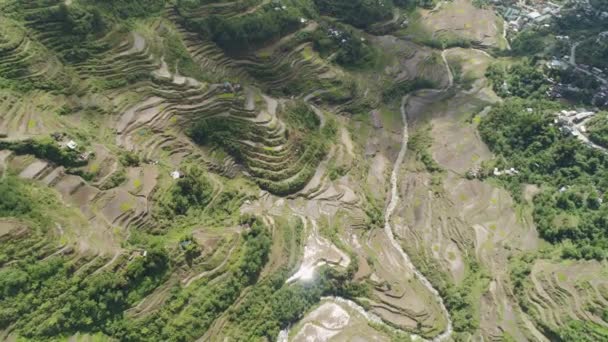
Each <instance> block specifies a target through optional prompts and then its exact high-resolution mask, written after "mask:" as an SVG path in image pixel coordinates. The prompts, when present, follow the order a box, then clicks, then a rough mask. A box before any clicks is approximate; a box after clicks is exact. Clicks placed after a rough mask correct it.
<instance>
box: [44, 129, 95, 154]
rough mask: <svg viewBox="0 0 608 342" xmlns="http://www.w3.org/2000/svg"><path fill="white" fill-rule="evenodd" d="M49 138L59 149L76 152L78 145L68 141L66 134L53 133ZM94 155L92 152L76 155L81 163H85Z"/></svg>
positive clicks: (70, 140)
mask: <svg viewBox="0 0 608 342" xmlns="http://www.w3.org/2000/svg"><path fill="white" fill-rule="evenodd" d="M51 137H52V138H53V139H54V140H55V141H56V142H57V143H58V144H59V146H60V147H61V148H65V149H68V150H71V151H78V150H79V145H78V143H77V142H76V141H74V140H72V139H70V138H69V137H68V135H67V134H65V133H59V132H55V133H53V134H51ZM93 155H94V153H93V151H85V152H82V153H81V154H80V155H78V159H79V160H81V161H87V160H89V158H91V157H92V156H93Z"/></svg>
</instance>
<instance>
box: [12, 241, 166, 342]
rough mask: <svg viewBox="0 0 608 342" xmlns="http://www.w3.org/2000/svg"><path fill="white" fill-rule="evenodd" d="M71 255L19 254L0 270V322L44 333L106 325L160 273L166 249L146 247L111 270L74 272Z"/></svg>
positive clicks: (35, 335)
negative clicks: (34, 256) (143, 253)
mask: <svg viewBox="0 0 608 342" xmlns="http://www.w3.org/2000/svg"><path fill="white" fill-rule="evenodd" d="M74 266H75V265H74V264H72V262H71V261H69V260H67V259H65V258H62V257H54V258H51V259H48V260H44V261H40V262H37V263H34V260H31V259H24V260H20V261H18V262H17V263H16V264H14V265H11V266H10V267H7V268H4V269H2V270H0V273H1V274H0V279H1V280H0V293H2V297H3V299H2V301H0V328H2V329H5V328H6V327H7V326H8V325H11V326H12V329H13V330H14V331H17V332H19V333H20V334H21V335H22V336H24V337H26V338H31V339H35V340H38V339H45V338H48V337H50V336H61V335H64V334H69V333H70V332H76V331H92V332H95V331H99V329H101V330H104V331H111V329H112V328H111V327H112V326H113V325H114V324H116V321H117V320H118V319H120V318H121V317H122V315H123V312H124V310H126V309H127V308H128V307H129V306H131V305H133V304H134V303H136V302H137V301H139V300H141V299H142V298H143V297H144V296H145V295H146V294H148V293H149V292H150V291H151V290H152V289H154V288H155V287H156V286H158V284H159V283H160V282H162V281H163V280H164V279H165V276H166V271H167V268H168V259H167V255H166V253H165V252H164V251H163V250H162V249H160V248H151V249H150V250H149V251H148V253H147V256H146V257H139V258H136V259H134V260H133V261H132V262H130V263H129V264H128V265H125V267H123V268H121V269H119V270H117V271H116V272H110V271H104V272H100V273H96V274H86V273H85V274H81V275H75V274H74V273H73V271H72V270H73V267H74Z"/></svg>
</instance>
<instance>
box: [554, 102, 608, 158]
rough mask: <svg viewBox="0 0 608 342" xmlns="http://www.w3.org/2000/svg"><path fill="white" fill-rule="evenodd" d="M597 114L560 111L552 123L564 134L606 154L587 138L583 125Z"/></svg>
mask: <svg viewBox="0 0 608 342" xmlns="http://www.w3.org/2000/svg"><path fill="white" fill-rule="evenodd" d="M596 114H597V113H596V112H594V111H588V110H584V109H582V110H562V111H560V112H558V113H556V116H557V118H556V119H555V120H554V123H555V124H556V125H557V126H558V127H559V129H560V131H561V132H562V133H564V134H568V135H573V136H575V137H576V138H578V139H579V140H580V141H582V142H583V143H584V144H585V145H587V146H589V147H591V148H595V149H598V150H601V151H604V152H608V151H607V150H606V149H605V148H604V147H602V146H599V145H597V144H594V143H593V142H592V141H590V140H589V138H588V136H587V127H585V123H586V122H587V121H588V120H589V119H591V118H592V117H594V116H595V115H596Z"/></svg>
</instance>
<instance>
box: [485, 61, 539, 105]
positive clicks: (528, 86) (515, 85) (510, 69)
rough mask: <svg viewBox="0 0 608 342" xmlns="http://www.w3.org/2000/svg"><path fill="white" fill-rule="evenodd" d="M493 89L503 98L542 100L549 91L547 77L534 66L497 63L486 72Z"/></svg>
mask: <svg viewBox="0 0 608 342" xmlns="http://www.w3.org/2000/svg"><path fill="white" fill-rule="evenodd" d="M486 77H487V78H488V79H489V80H490V81H491V82H492V88H493V89H494V91H495V92H496V94H498V95H499V96H501V97H509V96H516V97H521V98H540V97H542V96H544V93H545V92H546V91H547V89H548V84H547V82H546V81H545V75H544V74H543V73H542V71H540V70H538V68H536V67H535V66H534V65H533V64H531V63H527V62H523V63H517V64H513V65H504V64H500V63H495V64H492V65H490V67H489V68H488V70H487V71H486Z"/></svg>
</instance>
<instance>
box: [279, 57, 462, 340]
mask: <svg viewBox="0 0 608 342" xmlns="http://www.w3.org/2000/svg"><path fill="white" fill-rule="evenodd" d="M445 53H446V51H445V50H444V51H442V53H441V56H442V59H443V62H444V63H445V66H446V69H447V73H448V85H447V86H446V87H445V88H443V89H426V91H429V92H435V93H442V92H445V91H447V90H448V89H450V88H451V87H452V86H453V85H454V76H453V74H452V70H451V69H450V66H449V64H448V61H447V58H446V56H445ZM420 91H424V89H421V90H419V91H418V92H420ZM410 96H411V94H408V95H405V96H404V97H403V98H402V99H401V107H400V111H401V120H402V121H403V133H402V138H401V149H400V150H399V154H398V155H397V160H395V164H394V166H393V171H392V173H391V179H390V184H391V198H390V202H389V204H388V206H387V207H386V211H385V213H384V232H385V233H386V235H387V236H388V238H389V241H390V243H391V246H392V247H393V248H395V250H396V251H397V252H398V253H399V255H401V257H402V259H403V261H404V262H405V265H406V266H407V267H409V268H410V269H411V270H412V272H414V275H415V276H416V278H417V279H418V280H419V281H420V282H421V283H422V285H423V286H424V287H425V288H426V289H427V290H428V291H429V292H430V293H432V294H433V296H434V297H435V300H436V302H437V304H439V306H440V307H441V311H442V312H443V314H444V315H445V318H446V321H447V326H446V329H445V330H444V331H443V332H442V333H441V334H439V335H437V336H435V337H434V338H433V339H430V340H427V339H424V338H422V337H420V336H418V335H416V334H411V337H412V338H413V340H422V341H432V342H442V341H445V340H448V339H449V338H450V337H451V336H452V333H453V324H452V318H451V317H450V314H449V312H448V310H447V307H446V306H445V303H444V301H443V298H442V297H441V295H440V294H439V291H437V289H435V287H433V284H431V282H430V281H429V280H428V279H427V278H426V277H425V276H424V275H423V274H422V273H421V272H420V271H419V270H418V269H417V268H416V266H414V264H413V263H412V261H411V260H410V257H409V256H408V255H407V254H406V253H405V252H404V251H403V248H402V247H401V245H400V244H399V243H398V242H397V240H396V239H395V236H394V234H393V228H392V227H391V224H390V220H391V216H392V215H393V212H394V211H395V209H396V208H397V203H398V202H399V189H398V186H397V182H398V179H399V177H398V176H399V170H400V169H401V164H403V160H404V159H405V154H406V152H407V144H408V141H409V130H408V122H407V115H406V113H405V106H406V105H407V103H408V100H409V98H410ZM325 299H330V300H332V301H334V302H336V303H342V304H346V305H348V306H349V307H351V308H354V309H356V310H357V311H359V312H362V313H364V314H363V316H364V317H366V318H367V319H368V320H369V321H371V322H382V320H381V319H380V318H379V317H377V316H376V315H374V314H371V313H368V312H366V311H365V309H363V308H362V307H360V306H359V305H358V304H356V303H355V302H353V301H351V300H348V299H345V298H340V297H325ZM290 330H291V327H287V328H286V329H284V330H281V331H280V332H279V336H277V342H288V341H289V333H290Z"/></svg>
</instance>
